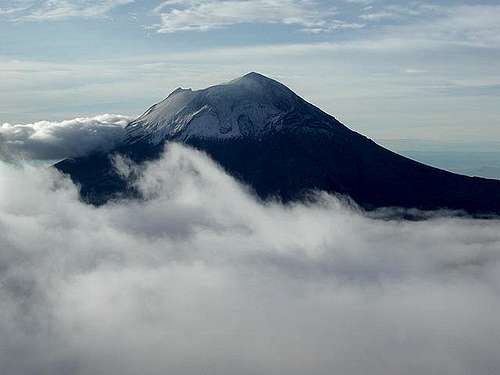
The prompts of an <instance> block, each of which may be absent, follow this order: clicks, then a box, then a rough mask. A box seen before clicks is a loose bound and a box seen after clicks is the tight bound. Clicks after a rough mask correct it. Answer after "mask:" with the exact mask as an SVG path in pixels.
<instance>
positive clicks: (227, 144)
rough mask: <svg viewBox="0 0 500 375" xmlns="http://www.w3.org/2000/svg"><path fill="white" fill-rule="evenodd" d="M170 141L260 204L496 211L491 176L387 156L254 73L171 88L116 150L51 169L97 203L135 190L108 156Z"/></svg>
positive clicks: (143, 154)
mask: <svg viewBox="0 0 500 375" xmlns="http://www.w3.org/2000/svg"><path fill="white" fill-rule="evenodd" d="M170 142H178V143H182V144H185V145H188V146H191V147H194V148H196V149H199V150H202V151H204V152H206V153H207V154H208V155H209V156H210V157H211V158H212V159H214V160H215V161H216V162H217V163H219V164H220V165H221V166H222V167H223V168H224V169H225V170H226V171H227V172H228V173H229V174H231V175H233V176H234V177H235V178H237V179H238V180H240V181H241V182H242V183H244V184H247V185H248V186H249V187H250V188H251V189H252V190H253V191H254V192H255V194H257V195H258V196H259V197H260V198H261V199H263V200H267V199H279V200H281V201H283V202H291V201H300V200H303V199H305V198H307V197H308V196H310V194H311V192H315V191H325V192H328V193H334V194H342V195H345V196H348V197H350V198H351V199H352V200H354V201H355V202H356V203H357V204H359V205H360V206H361V207H363V208H365V209H367V210H371V209H375V208H381V207H403V208H416V209H421V210H436V209H450V210H462V211H466V212H468V213H473V214H500V181H497V180H490V179H485V178H478V177H468V176H462V175H458V174H454V173H451V172H447V171H444V170H440V169H437V168H434V167H430V166H427V165H424V164H421V163H418V162H416V161H413V160H411V159H408V158H405V157H403V156H400V155H398V154H396V153H394V152H391V151H389V150H387V149H385V148H383V147H381V146H379V145H377V144H376V143H375V142H373V141H372V140H370V139H368V138H366V137H364V136H363V135H361V134H359V133H356V132H354V131H352V130H350V129H349V128H347V127H346V126H345V125H343V124H341V123H340V122H339V121H337V120H336V119H335V118H334V117H333V116H331V115H329V114H327V113H325V112H323V111H321V110H320V109H319V108H317V107H315V106H314V105H312V104H310V103H308V102H307V101H305V100H304V99H302V98H300V97H299V96H298V95H296V94H295V93H293V92H292V91H291V90H290V89H288V88H287V87H286V86H284V85H283V84H281V83H279V82H277V81H275V80H273V79H270V78H267V77H265V76H263V75H261V74H258V73H249V74H247V75H245V76H243V77H241V78H238V79H236V80H233V81H230V82H228V83H225V84H221V85H217V86H212V87H209V88H207V89H203V90H196V91H194V90H191V89H182V88H179V89H177V90H175V91H174V92H172V93H171V94H170V95H169V96H168V97H167V98H166V99H165V100H163V101H162V102H160V103H158V104H155V105H153V106H152V107H151V108H149V109H148V110H147V111H146V112H145V113H144V114H143V115H142V116H140V117H139V118H137V119H136V120H134V121H132V122H131V123H130V124H129V125H128V126H127V128H126V137H125V139H124V141H123V143H122V144H120V145H119V146H118V147H117V148H115V149H113V150H111V151H110V152H106V153H103V152H100V153H94V154H91V155H87V156H85V157H79V158H75V159H67V160H63V161H61V162H59V163H58V164H56V166H55V167H56V168H57V169H59V170H60V171H61V172H63V173H66V174H68V175H69V176H70V177H71V178H72V179H73V181H74V182H75V183H77V184H78V185H79V186H80V188H81V189H80V193H81V196H82V199H83V200H85V201H86V202H88V203H91V204H95V205H100V204H103V203H106V202H107V201H109V200H110V199H115V198H124V197H132V196H134V191H133V189H132V188H130V186H129V185H128V184H127V181H125V180H124V179H123V177H121V176H120V175H119V173H117V171H116V170H115V169H114V168H113V163H112V160H111V159H112V158H111V156H112V155H115V154H123V155H125V156H127V157H128V158H130V159H132V160H133V161H135V162H137V163H142V162H144V161H147V160H154V159H155V158H158V157H159V156H160V155H161V153H162V151H163V149H164V148H165V147H168V144H169V143H170Z"/></svg>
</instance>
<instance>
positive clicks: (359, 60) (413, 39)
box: [0, 0, 500, 143]
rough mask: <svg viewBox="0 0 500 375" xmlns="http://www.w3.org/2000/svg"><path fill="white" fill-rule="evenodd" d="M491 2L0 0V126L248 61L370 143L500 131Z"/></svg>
mask: <svg viewBox="0 0 500 375" xmlns="http://www.w3.org/2000/svg"><path fill="white" fill-rule="evenodd" d="M499 18H500V3H499V2H498V0H470V1H466V0H464V1H446V0H440V1H432V2H425V1H399V0H392V1H389V0H336V1H322V0H254V1H244V0H231V1H215V0H182V1H181V0H167V1H161V0H157V1H152V0H147V1H134V0H103V1H97V0H8V1H7V0H0V70H1V72H2V77H1V80H0V123H10V124H19V123H33V122H38V121H42V120H51V121H55V120H57V121H63V120H67V119H73V118H76V117H85V118H92V117H94V116H96V115H100V114H102V113H118V114H120V115H125V116H135V115H137V114H140V113H141V112H142V111H144V110H145V109H146V108H147V107H149V106H150V105H151V104H152V103H154V102H156V101H158V100H160V99H162V98H163V97H165V96H167V95H168V93H169V92H171V91H172V90H173V89H175V88H176V87H178V86H184V87H193V88H201V87H205V86H207V85H210V84H215V83H219V82H221V81H224V80H228V79H231V78H234V77H237V76H239V75H241V74H244V73H246V72H248V71H259V72H261V73H264V74H267V75H269V76H271V77H273V78H277V79H279V80H281V81H283V82H284V83H285V84H287V85H288V86H290V87H291V88H292V89H294V90H295V91H296V92H297V93H299V94H300V95H302V96H303V97H305V98H306V99H308V100H309V101H311V102H313V103H315V104H317V105H318V106H320V107H321V108H323V109H324V110H326V111H328V112H329V113H331V114H333V115H335V116H337V117H338V118H339V119H340V120H342V121H343V122H345V123H347V124H349V125H350V126H351V127H352V128H354V129H355V130H358V131H361V132H363V133H365V134H366V135H368V136H370V137H372V138H376V139H419V140H433V141H443V140H451V141H457V142H479V143H481V142H491V141H498V140H500V126H499V125H500V124H499V123H498V121H499V120H498V119H499V118H500V106H499V105H498V99H499V96H500V75H499V71H500V37H499V35H500V23H499V22H498V19H499Z"/></svg>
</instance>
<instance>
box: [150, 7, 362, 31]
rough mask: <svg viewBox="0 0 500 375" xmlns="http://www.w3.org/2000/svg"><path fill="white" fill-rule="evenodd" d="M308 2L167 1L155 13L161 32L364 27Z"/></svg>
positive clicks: (331, 8) (333, 11) (330, 29)
mask: <svg viewBox="0 0 500 375" xmlns="http://www.w3.org/2000/svg"><path fill="white" fill-rule="evenodd" d="M319 5H320V4H319V3H317V2H311V1H308V0H254V1H245V0H243V1H242V0H231V1H227V0H224V1H214V0H187V1H179V0H167V1H164V2H163V3H162V4H161V5H160V6H158V7H157V8H156V9H155V11H156V13H158V14H159V15H160V18H161V22H160V24H159V25H157V26H156V28H157V30H158V32H160V33H174V32H178V31H208V30H213V29H220V28H224V27H228V26H232V25H238V24H243V23H247V24H249V23H268V24H283V25H295V26H299V27H302V28H303V30H305V31H308V32H313V33H319V32H325V31H332V30H337V29H346V28H347V29H352V28H354V29H356V28H362V27H363V26H364V25H363V24H361V23H349V22H346V21H342V20H339V19H337V18H336V17H335V16H336V14H337V12H336V10H335V8H334V7H332V6H331V5H330V6H323V7H321V6H319Z"/></svg>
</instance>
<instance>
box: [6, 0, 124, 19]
mask: <svg viewBox="0 0 500 375" xmlns="http://www.w3.org/2000/svg"><path fill="white" fill-rule="evenodd" d="M18 2H19V4H22V5H24V6H22V7H12V8H5V9H3V14H4V15H10V16H13V17H14V20H16V21H56V20H64V19H68V18H96V17H103V16H106V15H107V14H108V13H109V12H110V11H112V10H113V9H115V8H117V7H119V6H122V5H126V4H130V3H132V2H134V0H104V1H98V0H44V1H29V0H28V1H19V0H18ZM0 14H2V12H0Z"/></svg>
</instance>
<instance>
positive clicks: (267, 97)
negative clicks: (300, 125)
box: [126, 72, 302, 144]
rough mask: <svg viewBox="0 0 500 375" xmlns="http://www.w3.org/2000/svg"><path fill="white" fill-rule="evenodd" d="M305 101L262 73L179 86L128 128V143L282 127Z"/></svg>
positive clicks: (221, 136) (235, 134)
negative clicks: (202, 86) (200, 87)
mask: <svg viewBox="0 0 500 375" xmlns="http://www.w3.org/2000/svg"><path fill="white" fill-rule="evenodd" d="M300 103H302V100H301V99H300V98H299V97H297V96H296V95H295V94H294V93H293V92H292V91H291V90H289V89H288V88H287V87H286V86H284V85H282V84H281V83H279V82H277V81H274V80H272V79H270V78H267V77H265V76H263V75H261V74H259V73H255V72H251V73H248V74H246V75H244V76H243V77H240V78H238V79H235V80H233V81H230V82H227V83H225V84H222V85H217V86H212V87H209V88H207V89H204V90H197V91H193V90H191V89H182V88H178V89H176V90H175V91H173V92H172V93H171V94H170V95H169V96H168V97H167V98H166V99H165V100H163V101H162V102H160V103H158V104H155V105H154V106H152V107H151V108H150V109H149V110H148V111H146V113H144V114H143V115H142V116H140V117H139V118H138V119H137V120H135V121H133V122H132V123H130V124H129V125H128V127H127V140H126V142H127V143H129V144H130V143H136V142H149V143H153V144H158V143H160V142H162V141H163V140H165V139H175V140H179V141H184V140H187V139H188V138H190V137H196V138H215V139H227V138H236V137H248V136H259V135H261V134H263V133H266V132H269V131H273V130H279V129H280V128H281V126H282V124H283V121H282V120H283V118H284V116H286V115H287V114H288V113H290V112H291V111H293V110H294V109H295V108H296V107H297V106H298V105H300Z"/></svg>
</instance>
